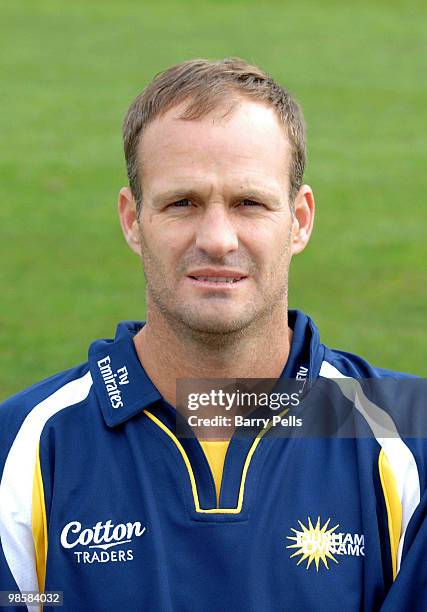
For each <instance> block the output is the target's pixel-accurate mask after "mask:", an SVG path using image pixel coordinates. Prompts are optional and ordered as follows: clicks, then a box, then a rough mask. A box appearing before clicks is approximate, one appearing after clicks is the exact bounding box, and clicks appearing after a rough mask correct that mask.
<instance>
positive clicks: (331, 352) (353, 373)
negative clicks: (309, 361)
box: [320, 347, 418, 380]
mask: <svg viewBox="0 0 427 612" xmlns="http://www.w3.org/2000/svg"><path fill="white" fill-rule="evenodd" d="M320 375H321V376H322V375H323V376H327V377H328V378H341V377H351V378H393V379H402V380H416V379H418V377H417V376H415V375H414V374H409V373H406V372H400V371H398V370H390V369H387V368H382V367H378V366H376V365H373V364H372V363H370V362H369V361H368V360H367V359H364V358H363V357H361V356H360V355H356V354H355V353H350V352H348V351H343V350H339V349H333V348H330V347H325V354H324V359H323V363H322V367H321V370H320Z"/></svg>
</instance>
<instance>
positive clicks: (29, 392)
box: [0, 362, 89, 418]
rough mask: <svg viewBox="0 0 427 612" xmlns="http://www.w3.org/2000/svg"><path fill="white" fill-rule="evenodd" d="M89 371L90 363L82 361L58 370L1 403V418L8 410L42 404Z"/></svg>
mask: <svg viewBox="0 0 427 612" xmlns="http://www.w3.org/2000/svg"><path fill="white" fill-rule="evenodd" d="M88 372H89V364H88V363H87V362H86V363H81V364H79V365H77V366H75V367H73V368H69V369H67V370H63V371H61V372H57V373H56V374H53V375H52V376H49V377H48V378H44V379H43V380H41V381H38V382H36V383H34V384H33V385H31V386H30V387H26V388H25V389H23V390H21V391H19V392H17V393H15V394H14V395H12V396H10V397H9V398H7V399H6V400H4V401H2V402H1V403H0V418H1V415H3V414H5V413H6V411H11V410H12V411H13V410H25V409H27V408H29V409H31V408H32V407H34V406H36V405H38V404H40V403H41V402H43V401H44V400H46V399H47V398H49V397H50V396H52V395H54V394H55V393H57V392H58V391H59V390H61V389H62V388H63V387H65V386H66V385H69V384H70V383H73V382H74V381H78V380H80V379H81V378H82V377H84V376H85V375H87V374H88Z"/></svg>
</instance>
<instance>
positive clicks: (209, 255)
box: [139, 100, 295, 334]
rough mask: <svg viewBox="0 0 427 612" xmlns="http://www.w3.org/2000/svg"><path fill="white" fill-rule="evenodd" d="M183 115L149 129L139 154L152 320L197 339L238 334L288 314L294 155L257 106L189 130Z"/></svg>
mask: <svg viewBox="0 0 427 612" xmlns="http://www.w3.org/2000/svg"><path fill="white" fill-rule="evenodd" d="M180 110H181V111H182V108H181V109H180V108H179V107H178V108H174V109H171V110H170V111H168V112H167V113H166V114H165V115H164V116H162V117H160V118H158V119H155V120H154V121H153V122H152V123H150V124H149V125H148V126H147V128H146V130H145V132H144V134H143V137H142V138H141V142H140V147H139V160H140V164H142V172H141V174H142V176H141V181H142V191H143V203H142V209H141V214H140V218H139V230H140V240H141V255H142V260H143V263H144V270H145V276H146V282H147V289H148V300H149V301H148V308H149V312H150V308H152V307H154V308H156V309H157V310H158V312H159V313H161V314H162V315H163V316H165V317H166V318H167V319H168V320H169V321H170V322H172V324H173V323H175V324H177V323H179V324H180V325H182V324H184V326H185V327H186V328H189V329H191V330H193V331H199V332H208V333H221V334H226V333H230V332H236V331H243V330H245V329H247V328H248V327H249V326H250V325H252V324H255V323H257V322H260V321H261V320H266V318H269V317H271V316H272V314H273V312H274V311H275V310H276V309H278V308H286V305H287V286H288V269H289V263H290V258H291V249H290V242H291V235H292V231H293V230H294V228H295V226H294V224H293V223H292V217H291V211H290V207H289V200H288V192H289V178H288V170H289V161H290V146H289V143H288V141H287V138H286V136H285V133H284V130H283V128H282V127H281V125H280V123H279V121H278V119H277V117H276V114H275V112H274V111H273V110H272V109H271V108H269V107H267V106H265V105H264V104H262V103H258V102H253V101H247V100H242V101H240V102H239V104H238V105H237V106H236V108H235V109H234V110H233V111H232V112H231V113H230V114H228V115H227V116H225V117H223V116H222V115H223V114H224V113H223V112H222V113H221V110H220V111H218V113H217V114H215V113H214V114H212V115H209V116H207V117H204V118H202V119H200V120H194V121H183V120H180V119H178V116H179V111H180ZM225 278H227V279H228V280H227V281H224V279H225Z"/></svg>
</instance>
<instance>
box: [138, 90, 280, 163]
mask: <svg viewBox="0 0 427 612" xmlns="http://www.w3.org/2000/svg"><path fill="white" fill-rule="evenodd" d="M187 105H188V102H187V103H181V104H179V105H177V106H174V107H172V108H170V109H169V110H168V111H166V112H165V113H164V114H162V115H160V116H158V117H156V118H154V119H153V120H152V121H151V122H150V123H149V124H148V125H147V126H146V128H145V130H144V132H143V134H142V135H141V138H140V142H139V154H140V156H141V157H142V158H144V157H146V156H149V155H150V152H152V151H153V149H157V150H159V149H170V148H171V147H172V148H173V151H174V153H177V154H179V153H180V151H182V152H186V151H187V150H188V149H191V148H202V147H203V145H208V146H214V145H215V144H216V143H219V145H220V146H224V143H225V144H227V145H231V146H232V145H233V144H235V149H236V151H238V150H239V147H242V146H243V147H244V146H253V147H258V148H260V147H262V146H263V145H264V146H272V147H273V149H278V148H281V149H289V148H290V144H289V140H288V137H287V133H286V129H285V127H284V126H283V124H281V123H280V121H279V118H278V116H277V113H276V111H275V109H274V108H272V107H271V106H269V105H267V104H266V103H264V102H261V101H257V100H248V99H241V100H238V101H236V102H235V103H234V104H233V105H232V106H230V104H228V106H220V107H218V108H215V109H213V110H212V111H211V112H209V113H208V114H206V115H202V116H201V117H199V118H196V119H185V118H183V113H184V111H185V110H186V107H187ZM239 154H240V155H244V154H245V151H244V150H243V149H242V148H240V151H239Z"/></svg>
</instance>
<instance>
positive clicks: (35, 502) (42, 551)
mask: <svg viewBox="0 0 427 612" xmlns="http://www.w3.org/2000/svg"><path fill="white" fill-rule="evenodd" d="M31 526H32V531H33V540H34V549H35V553H36V571H37V578H38V582H39V590H40V591H41V592H43V591H44V585H45V579H46V558H47V523H46V507H45V501H44V488H43V478H42V473H41V468H40V453H39V446H37V455H36V464H35V466H34V479H33V497H32V510H31Z"/></svg>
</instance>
